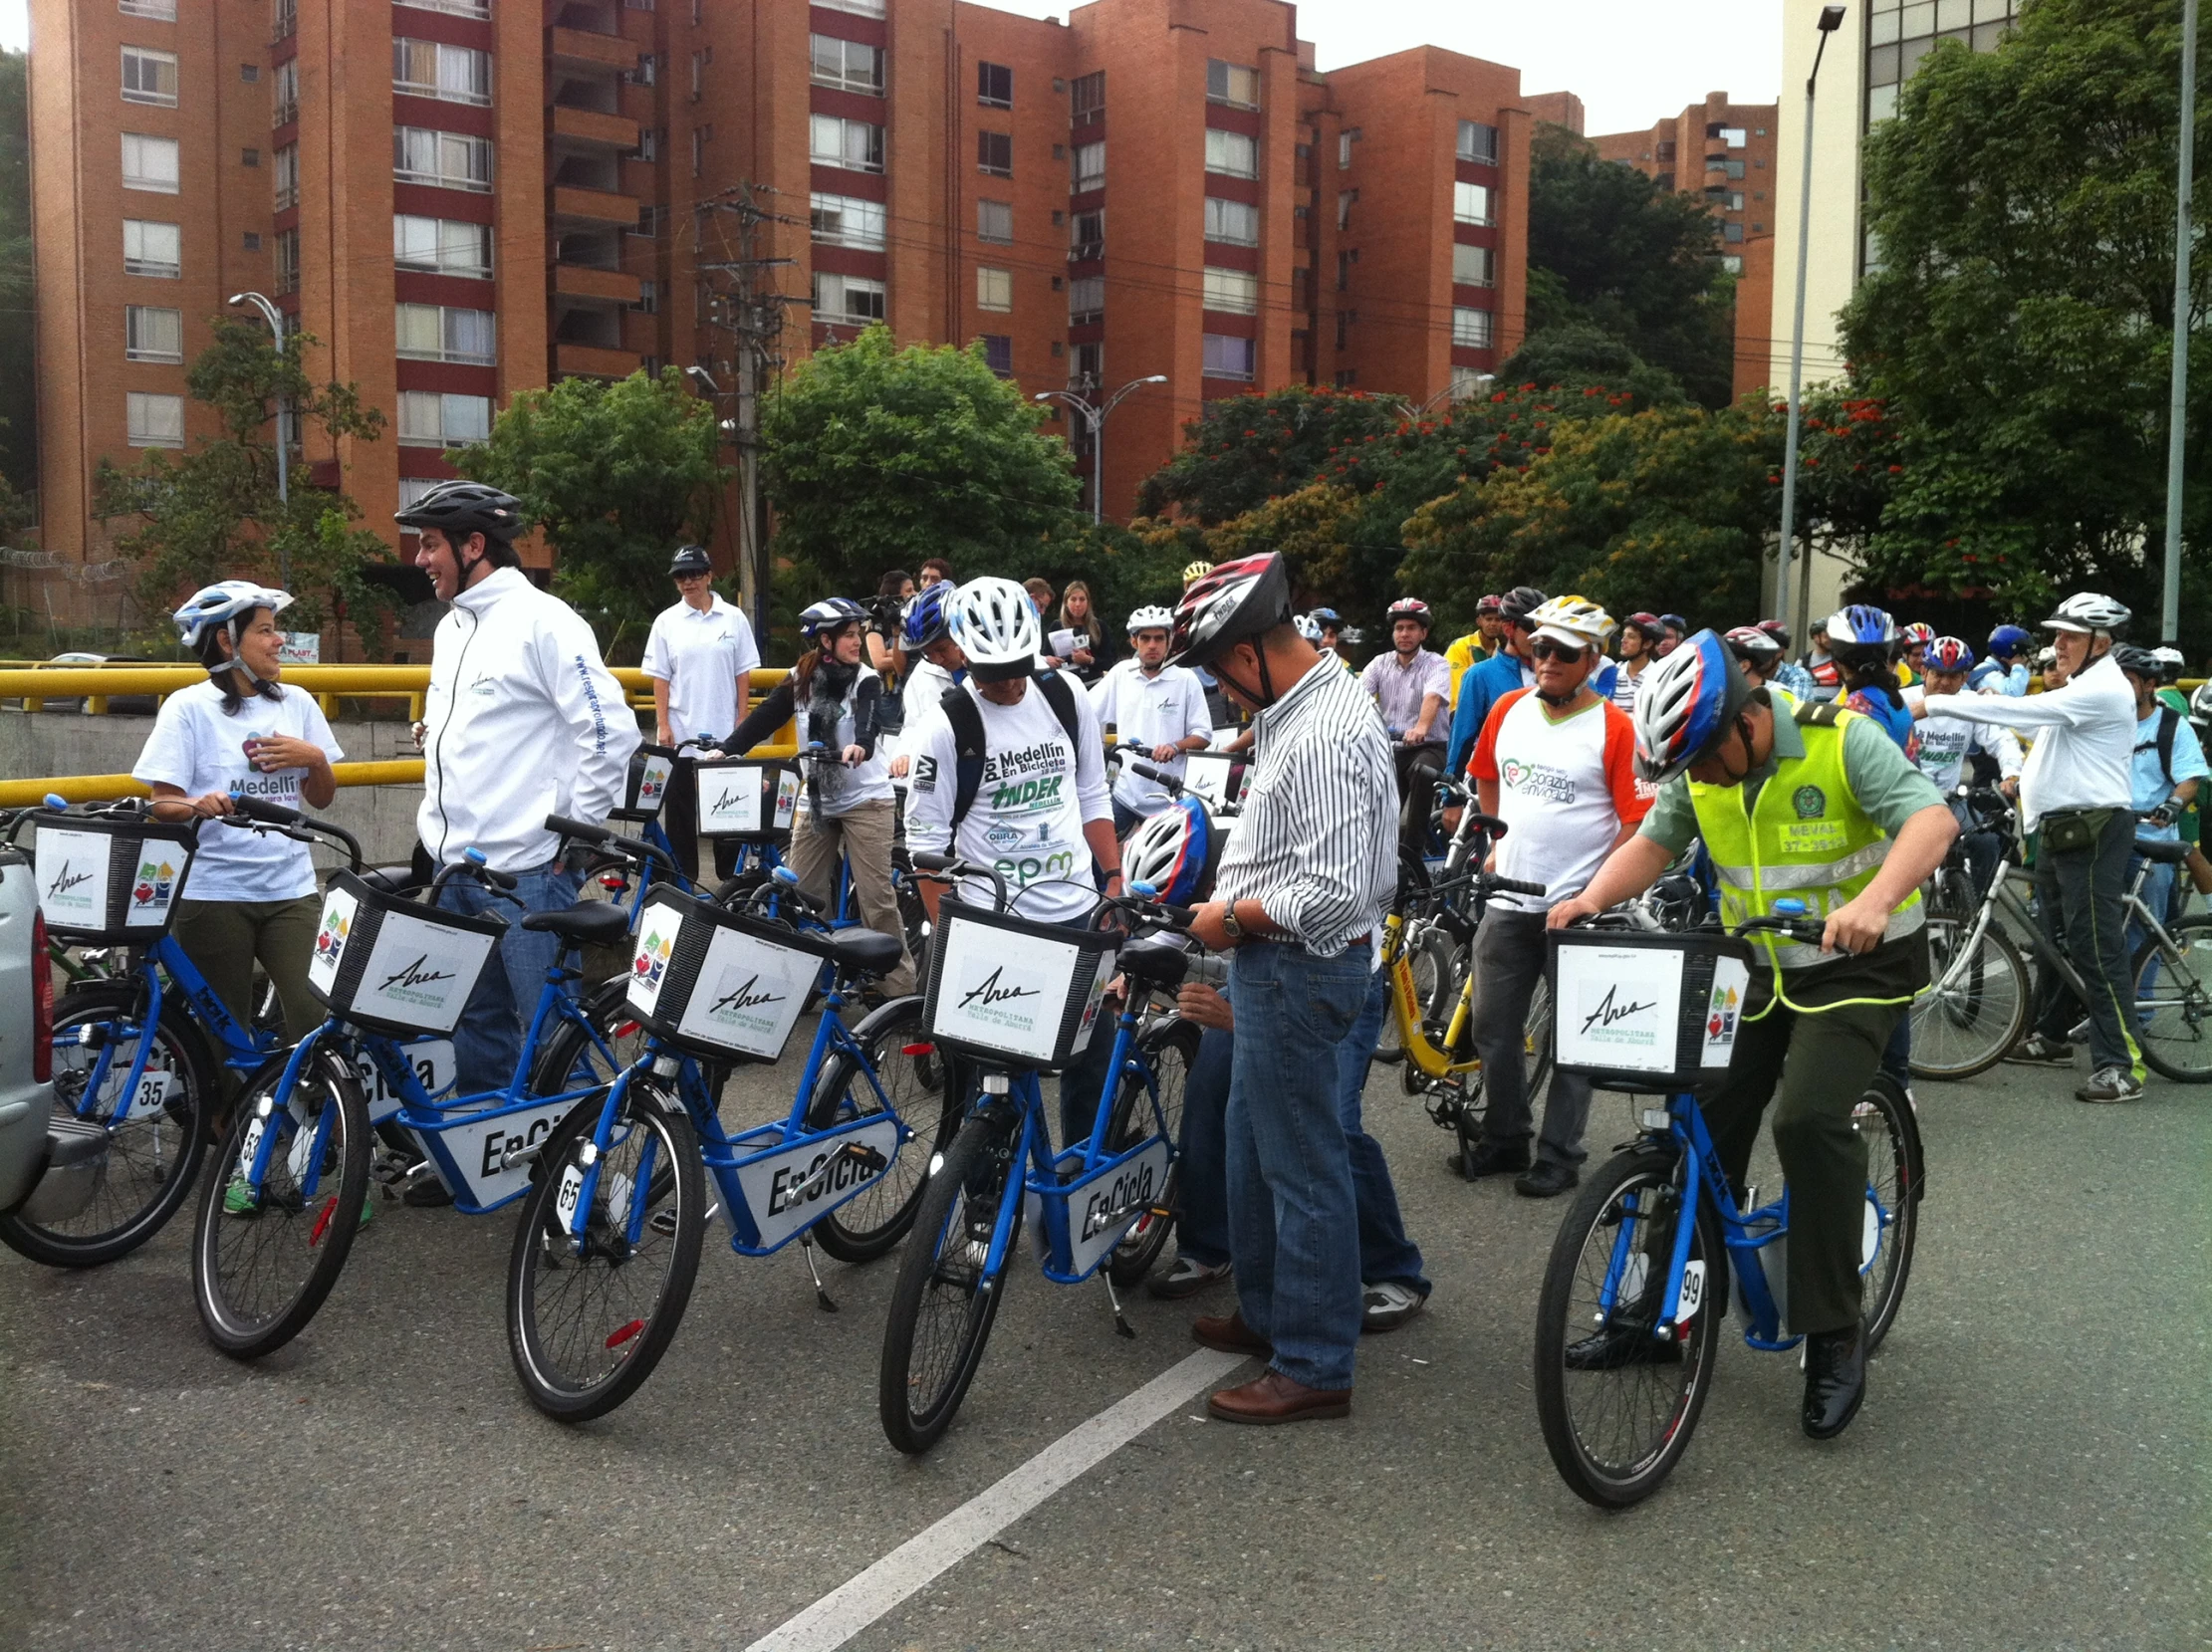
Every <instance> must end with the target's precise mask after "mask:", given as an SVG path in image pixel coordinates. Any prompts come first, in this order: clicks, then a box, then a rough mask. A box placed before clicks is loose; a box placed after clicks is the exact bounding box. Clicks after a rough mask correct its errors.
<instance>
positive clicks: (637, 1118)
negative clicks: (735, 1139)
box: [507, 1073, 706, 1423]
mask: <svg viewBox="0 0 2212 1652" xmlns="http://www.w3.org/2000/svg"><path fill="white" fill-rule="evenodd" d="M602 1111H603V1108H601V1107H598V1106H590V1105H587V1106H582V1107H578V1108H577V1109H576V1110H575V1111H574V1112H572V1113H570V1114H569V1116H568V1117H567V1118H566V1119H564V1120H562V1123H561V1127H560V1128H559V1129H558V1130H556V1131H555V1132H554V1134H553V1136H552V1138H551V1139H550V1140H549V1141H548V1142H547V1143H546V1149H545V1151H544V1153H542V1154H541V1155H540V1156H539V1161H538V1162H539V1164H540V1166H541V1167H542V1169H543V1171H544V1174H542V1175H540V1176H539V1177H538V1178H537V1179H536V1180H535V1181H534V1182H532V1184H531V1187H530V1193H529V1196H528V1197H527V1198H526V1199H525V1200H524V1201H523V1207H522V1216H521V1218H520V1220H518V1221H517V1222H516V1224H515V1248H514V1252H513V1254H512V1256H511V1257H510V1259H509V1262H508V1268H507V1351H508V1353H509V1355H510V1356H511V1357H512V1358H513V1360H514V1364H515V1375H516V1376H517V1377H519V1378H520V1379H521V1381H522V1387H523V1392H524V1393H526V1394H528V1395H529V1396H530V1403H531V1404H532V1405H535V1406H536V1407H537V1408H538V1409H539V1410H540V1411H543V1412H544V1413H545V1414H546V1415H547V1416H549V1417H552V1418H555V1419H556V1420H558V1421H560V1422H565V1423H581V1422H589V1421H590V1420H591V1419H592V1418H594V1417H601V1416H605V1415H606V1414H607V1413H608V1412H610V1411H612V1410H614V1407H616V1406H617V1405H620V1404H621V1403H622V1401H624V1400H626V1399H628V1398H629V1396H630V1395H631V1394H633V1393H635V1392H636V1391H637V1388H638V1385H639V1384H641V1383H642V1382H643V1381H644V1380H645V1378H647V1377H648V1376H650V1375H652V1371H653V1367H654V1366H655V1365H657V1364H659V1363H660V1356H661V1355H662V1354H663V1353H665V1352H667V1350H668V1343H669V1342H670V1340H671V1339H673V1338H674V1336H675V1334H676V1327H677V1326H678V1325H680V1324H681V1323H682V1322H683V1310H684V1306H685V1304H686V1303H687V1302H689V1301H690V1299H691V1285H692V1281H693V1280H695V1279H696V1278H697V1277H698V1272H699V1249H700V1245H701V1242H702V1241H703V1239H704V1237H705V1234H706V1172H705V1170H704V1169H703V1168H702V1166H701V1164H700V1159H699V1139H698V1137H697V1136H696V1135H694V1134H693V1133H692V1129H691V1120H690V1119H689V1117H688V1116H686V1114H685V1113H684V1110H683V1108H682V1107H681V1106H680V1105H678V1104H677V1103H676V1102H675V1101H673V1100H672V1099H671V1098H669V1096H668V1095H667V1094H666V1093H665V1092H664V1091H663V1090H662V1089H661V1088H660V1086H659V1085H658V1083H657V1082H655V1081H654V1080H652V1079H649V1078H647V1077H646V1076H645V1075H644V1074H643V1073H638V1074H636V1075H635V1076H633V1077H632V1078H631V1080H630V1082H629V1084H628V1086H627V1087H626V1088H624V1090H623V1091H622V1099H621V1103H620V1105H619V1107H618V1108H617V1110H616V1112H615V1116H614V1125H613V1133H612V1136H611V1138H610V1140H609V1142H608V1146H607V1151H606V1153H604V1154H602V1155H600V1157H599V1159H598V1166H599V1180H598V1181H597V1182H596V1183H595V1184H594V1191H593V1194H592V1208H591V1211H590V1213H589V1215H588V1217H587V1219H586V1224H585V1230H584V1236H583V1239H582V1241H581V1242H579V1241H578V1240H577V1239H576V1238H574V1237H573V1236H572V1235H571V1234H570V1232H569V1227H568V1220H567V1213H565V1212H564V1210H563V1207H564V1205H566V1206H567V1208H568V1213H573V1211H574V1209H575V1202H576V1199H577V1197H578V1194H579V1193H580V1191H581V1190H582V1188H583V1185H584V1171H585V1168H586V1166H587V1164H588V1163H589V1162H590V1161H589V1159H588V1158H587V1149H589V1148H590V1147H591V1145H592V1140H593V1133H594V1131H596V1130H597V1128H598V1127H599V1121H600V1115H601V1112H602ZM640 1189H642V1190H643V1191H642V1196H640V1194H639V1190H640Z"/></svg>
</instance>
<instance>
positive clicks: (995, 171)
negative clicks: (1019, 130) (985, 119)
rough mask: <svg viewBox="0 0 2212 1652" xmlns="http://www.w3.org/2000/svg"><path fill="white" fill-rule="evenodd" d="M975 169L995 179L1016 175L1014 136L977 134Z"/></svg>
mask: <svg viewBox="0 0 2212 1652" xmlns="http://www.w3.org/2000/svg"><path fill="white" fill-rule="evenodd" d="M975 169H976V170H977V171H979V172H988V173H990V174H991V176H993V177H995V178H1010V177H1012V176H1013V175H1014V134H1013V133H1011V132H1003V131H979V132H977V133H976V134H975Z"/></svg>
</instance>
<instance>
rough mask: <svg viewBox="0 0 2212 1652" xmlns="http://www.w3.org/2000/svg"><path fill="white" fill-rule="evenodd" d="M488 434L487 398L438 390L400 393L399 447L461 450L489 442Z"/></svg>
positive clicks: (490, 415) (404, 391)
mask: <svg viewBox="0 0 2212 1652" xmlns="http://www.w3.org/2000/svg"><path fill="white" fill-rule="evenodd" d="M491 433H492V398H491V397H490V396H488V395H456V394H453V393H452V392H450V391H445V392H441V391H437V390H401V391H400V392H399V445H400V446H401V447H461V446H465V445H466V444H468V443H470V442H480V441H485V440H488V439H489V438H490V436H491Z"/></svg>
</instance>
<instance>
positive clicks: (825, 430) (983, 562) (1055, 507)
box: [761, 326, 1082, 596]
mask: <svg viewBox="0 0 2212 1652" xmlns="http://www.w3.org/2000/svg"><path fill="white" fill-rule="evenodd" d="M1043 420H1044V413H1043V410H1042V409H1040V408H1039V407H1037V406H1036V405H1034V404H1033V403H1031V402H1027V401H1025V400H1023V399H1022V392H1021V389H1020V387H1019V386H1017V385H1016V384H1014V383H1013V382H1012V381H1011V380H1008V379H1003V378H1000V377H999V376H998V375H997V374H996V373H994V372H993V371H992V370H991V368H990V367H989V365H988V364H987V363H986V362H985V361H984V359H983V353H982V351H981V349H980V347H973V348H970V349H967V350H956V349H954V348H952V347H950V346H939V347H932V346H927V345H913V346H909V347H907V348H905V349H900V348H899V347H898V345H897V344H896V343H894V342H893V341H892V338H891V334H890V330H889V329H888V328H885V327H880V326H877V327H870V328H869V329H867V330H866V331H865V332H864V333H862V334H861V335H860V337H859V338H858V339H856V340H854V341H853V342H852V343H851V344H848V345H836V346H832V347H831V348H829V349H827V350H822V351H818V352H816V353H815V354H813V355H811V356H809V357H808V358H807V359H806V360H805V361H804V362H802V363H801V364H800V366H799V369H798V370H797V371H796V372H794V373H793V374H792V376H791V379H790V381H789V382H788V383H787V384H786V385H785V386H784V388H783V392H782V393H781V394H780V395H778V396H776V397H775V398H774V399H773V400H771V401H770V402H769V403H768V409H767V412H766V415H765V416H764V417H763V418H762V420H761V438H762V466H761V471H762V477H763V482H764V485H765V487H766V489H767V493H768V500H769V503H770V505H771V506H773V507H774V509H775V512H776V539H775V550H776V552H777V553H778V555H780V556H782V557H784V558H788V559H789V560H790V561H791V562H792V563H793V564H794V565H796V567H795V577H796V578H797V580H798V581H799V583H800V585H801V588H802V589H804V590H813V591H817V592H819V593H821V594H830V593H842V594H847V595H854V596H860V595H864V594H866V593H868V592H871V591H873V590H874V589H875V582H876V580H877V579H878V578H879V577H880V576H881V575H882V573H883V571H884V570H885V569H888V568H906V569H914V568H919V567H920V566H921V564H922V563H923V562H925V561H927V560H928V559H929V558H931V557H940V556H941V557H945V558H947V559H949V560H950V561H951V563H952V564H953V566H954V567H955V568H957V569H958V570H959V571H960V573H961V575H962V576H963V577H965V576H966V575H967V574H968V573H969V572H970V571H971V570H978V571H980V570H983V569H985V568H986V567H988V568H990V569H992V570H993V571H1007V570H1013V569H1019V571H1020V572H1022V573H1025V574H1026V573H1029V572H1033V571H1034V564H1035V558H1036V554H1037V547H1038V546H1039V544H1040V542H1041V541H1042V540H1043V539H1044V538H1045V536H1046V535H1048V534H1052V533H1056V532H1066V531H1068V530H1070V529H1071V528H1072V527H1073V519H1074V518H1075V517H1076V516H1077V514H1078V513H1077V511H1076V502H1077V500H1078V499H1079V497H1080V496H1081V492H1082V490H1081V486H1080V485H1079V484H1078V482H1077V480H1076V477H1075V472H1074V469H1073V468H1072V466H1071V464H1070V460H1069V454H1068V449H1067V447H1066V445H1065V444H1063V443H1062V442H1060V441H1059V440H1058V439H1056V438H1054V437H1052V436H1049V435H1046V434H1045V433H1044V432H1043V431H1042V430H1041V429H1040V428H1039V426H1040V424H1041V423H1042V422H1043Z"/></svg>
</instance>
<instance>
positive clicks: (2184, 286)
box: [2158, 0, 2197, 642]
mask: <svg viewBox="0 0 2212 1652" xmlns="http://www.w3.org/2000/svg"><path fill="white" fill-rule="evenodd" d="M2196 148H2197V0H2183V4H2182V7H2181V156H2180V161H2179V164H2178V165H2177V166H2176V168H2175V174H2176V175H2175V182H2174V221H2173V384H2172V389H2171V392H2170V394H2169V395H2168V397H2167V408H2166V580H2165V590H2163V592H2161V599H2160V601H2159V604H2158V616H2159V621H2160V623H2159V627H2158V639H2159V640H2160V641H2161V642H2174V641H2177V640H2179V638H2180V636H2181V480H2182V472H2183V469H2184V465H2183V460H2182V447H2183V438H2184V437H2186V436H2187V434H2188V430H2189V419H2188V402H2189V235H2190V225H2189V196H2190V192H2191V191H2192V190H2193V189H2194V188H2195V184H2196V158H2197V157H2196Z"/></svg>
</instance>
